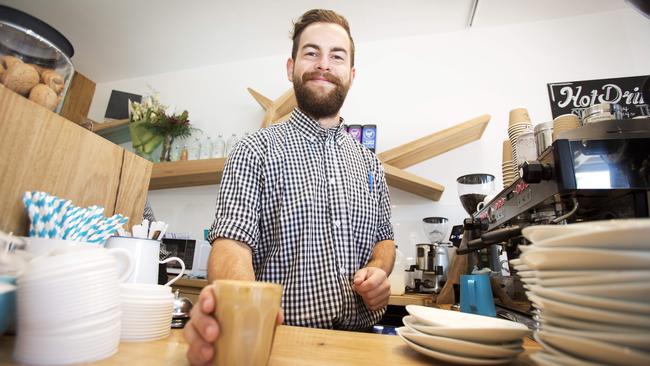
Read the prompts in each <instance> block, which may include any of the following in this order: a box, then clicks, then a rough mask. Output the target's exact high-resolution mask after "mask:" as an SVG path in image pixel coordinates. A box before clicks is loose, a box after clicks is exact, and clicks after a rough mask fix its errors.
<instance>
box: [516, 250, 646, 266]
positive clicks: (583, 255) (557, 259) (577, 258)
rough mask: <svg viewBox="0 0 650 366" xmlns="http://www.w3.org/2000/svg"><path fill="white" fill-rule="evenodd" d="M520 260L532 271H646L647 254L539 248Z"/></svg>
mask: <svg viewBox="0 0 650 366" xmlns="http://www.w3.org/2000/svg"><path fill="white" fill-rule="evenodd" d="M520 258H521V259H522V260H523V261H524V263H526V264H527V265H528V266H529V267H530V268H531V269H535V270H596V269H598V270H610V269H625V270H635V269H641V270H648V269H650V251H615V250H604V249H584V248H553V249H551V248H543V249H535V250H529V251H527V252H526V253H523V254H522V255H521V257H520Z"/></svg>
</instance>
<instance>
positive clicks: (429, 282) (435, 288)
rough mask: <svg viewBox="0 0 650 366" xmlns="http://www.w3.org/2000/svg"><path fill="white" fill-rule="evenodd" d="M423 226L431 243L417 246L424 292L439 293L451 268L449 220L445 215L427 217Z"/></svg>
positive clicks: (423, 221)
mask: <svg viewBox="0 0 650 366" xmlns="http://www.w3.org/2000/svg"><path fill="white" fill-rule="evenodd" d="M422 227H423V229H424V233H425V234H426V236H427V238H428V239H429V241H430V242H431V244H419V245H418V246H417V264H418V269H419V270H421V271H422V286H421V289H420V290H421V291H422V292H433V293H439V292H440V290H441V289H442V286H443V285H444V282H445V281H446V279H447V271H448V270H449V254H448V252H447V248H448V247H449V245H448V244H447V243H445V242H444V239H445V238H447V237H448V236H449V220H448V219H447V218H445V217H425V218H423V219H422Z"/></svg>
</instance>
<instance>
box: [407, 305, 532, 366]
mask: <svg viewBox="0 0 650 366" xmlns="http://www.w3.org/2000/svg"><path fill="white" fill-rule="evenodd" d="M406 311H408V313H409V314H411V315H409V316H405V317H404V318H403V322H404V325H405V327H401V328H398V329H397V334H398V335H399V336H400V338H401V339H402V340H403V341H404V342H405V343H406V344H407V345H408V346H409V347H411V348H412V349H414V350H415V351H417V352H419V353H422V354H424V355H427V356H429V357H432V358H435V359H437V360H440V361H444V362H450V363H457V364H465V365H499V364H504V363H508V362H510V361H512V360H513V359H514V358H516V357H517V355H518V354H520V353H521V352H523V351H524V349H523V347H522V344H523V341H522V339H521V338H522V337H524V336H527V335H529V334H530V333H531V331H530V330H529V329H528V328H527V327H526V326H525V325H523V324H519V323H513V322H511V321H508V320H504V319H497V318H491V317H487V316H481V315H474V314H466V313H461V312H458V311H450V310H442V309H436V308H430V307H426V306H419V305H407V306H406Z"/></svg>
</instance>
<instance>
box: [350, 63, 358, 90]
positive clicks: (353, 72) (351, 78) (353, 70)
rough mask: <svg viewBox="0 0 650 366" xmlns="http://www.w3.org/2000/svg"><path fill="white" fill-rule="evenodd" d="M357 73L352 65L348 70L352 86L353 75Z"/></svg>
mask: <svg viewBox="0 0 650 366" xmlns="http://www.w3.org/2000/svg"><path fill="white" fill-rule="evenodd" d="M356 75H357V69H355V68H354V67H353V68H352V69H351V70H350V86H352V82H353V81H354V77H355V76H356Z"/></svg>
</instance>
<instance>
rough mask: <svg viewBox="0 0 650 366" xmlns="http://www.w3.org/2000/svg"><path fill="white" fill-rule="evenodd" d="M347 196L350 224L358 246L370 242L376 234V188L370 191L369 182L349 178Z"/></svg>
mask: <svg viewBox="0 0 650 366" xmlns="http://www.w3.org/2000/svg"><path fill="white" fill-rule="evenodd" d="M350 180H351V185H350V192H349V194H348V197H349V198H350V200H349V205H350V206H349V211H350V222H351V223H352V230H353V233H354V236H355V238H356V239H357V243H358V244H363V243H368V242H372V243H373V244H374V239H375V236H376V232H377V223H378V212H379V199H378V195H377V190H376V186H375V187H373V189H372V191H371V189H370V184H369V181H368V180H366V179H361V178H360V177H351V179H350Z"/></svg>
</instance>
